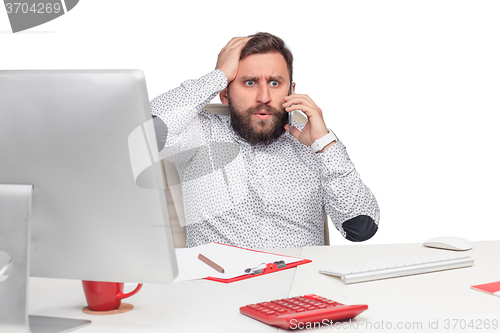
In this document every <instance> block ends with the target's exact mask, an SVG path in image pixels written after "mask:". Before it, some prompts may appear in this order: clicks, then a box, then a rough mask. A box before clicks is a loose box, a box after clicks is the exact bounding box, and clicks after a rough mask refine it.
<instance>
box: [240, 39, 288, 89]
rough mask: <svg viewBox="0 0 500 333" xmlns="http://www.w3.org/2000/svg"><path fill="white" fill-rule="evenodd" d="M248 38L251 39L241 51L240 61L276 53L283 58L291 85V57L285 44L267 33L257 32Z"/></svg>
mask: <svg viewBox="0 0 500 333" xmlns="http://www.w3.org/2000/svg"><path fill="white" fill-rule="evenodd" d="M248 37H252V38H251V39H250V40H249V41H248V42H247V44H246V45H245V47H243V49H242V50H241V55H240V60H241V59H243V58H245V57H247V56H249V55H251V54H259V53H272V52H278V53H280V54H281V55H282V56H283V57H284V58H285V62H286V65H287V68H288V74H289V75H290V83H291V82H292V76H293V75H292V74H293V55H292V52H290V49H288V47H287V46H286V45H285V42H284V41H283V40H282V39H281V38H279V37H277V36H274V35H271V34H270V33H267V32H258V33H256V34H254V35H250V36H248Z"/></svg>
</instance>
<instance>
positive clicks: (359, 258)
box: [29, 241, 500, 333]
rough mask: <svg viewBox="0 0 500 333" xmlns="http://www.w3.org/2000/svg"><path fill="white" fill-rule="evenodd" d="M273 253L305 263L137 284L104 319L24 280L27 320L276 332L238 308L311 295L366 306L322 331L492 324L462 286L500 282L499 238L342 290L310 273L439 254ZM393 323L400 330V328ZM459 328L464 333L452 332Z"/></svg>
mask: <svg viewBox="0 0 500 333" xmlns="http://www.w3.org/2000/svg"><path fill="white" fill-rule="evenodd" d="M273 251H274V252H276V253H280V254H285V255H291V256H297V257H302V258H307V259H311V260H313V262H312V263H309V264H306V265H301V266H299V267H297V268H292V269H289V270H285V271H282V272H277V273H273V274H268V275H265V276H260V277H255V278H252V279H248V280H244V281H238V282H234V283H230V284H224V283H219V282H213V281H207V280H196V281H186V282H179V283H173V284H170V285H145V286H144V287H143V288H142V290H141V291H140V292H139V293H138V294H136V295H134V296H132V297H130V298H129V299H126V300H125V302H126V303H132V304H133V305H134V309H133V310H132V311H130V312H127V313H123V314H119V315H111V316H92V315H88V314H85V313H83V312H82V308H83V307H85V305H86V302H85V297H84V294H83V289H82V286H81V282H80V281H74V280H61V279H45V278H31V279H30V297H29V306H30V311H29V312H30V314H32V315H42V316H56V317H66V318H75V319H88V320H91V321H92V324H91V325H90V326H87V327H84V328H82V329H79V330H78V331H75V332H82V333H92V332H99V333H106V332H120V333H127V332H276V331H281V330H278V329H276V328H274V327H270V326H267V325H265V324H262V323H260V322H258V321H256V320H253V319H251V318H248V317H246V316H244V315H241V314H240V313H239V307H240V306H243V305H246V304H251V303H257V302H262V301H267V300H273V299H279V298H285V297H290V296H298V295H304V294H310V293H315V294H318V295H321V296H324V297H327V298H330V299H333V300H335V301H338V302H341V303H344V304H368V306H369V308H368V310H367V311H365V312H363V313H362V314H361V315H359V316H358V320H359V321H358V324H356V322H353V323H348V322H346V323H344V326H343V327H344V328H342V327H341V326H339V324H338V325H337V326H333V325H331V326H327V325H325V326H324V327H323V329H324V330H329V331H337V330H339V331H341V330H343V329H354V328H357V329H355V331H356V332H365V331H371V332H384V331H391V332H406V331H408V332H411V331H413V332H422V331H429V332H469V331H471V332H489V331H491V332H493V330H491V329H490V330H487V329H486V326H485V323H486V320H489V322H490V323H491V321H492V320H494V319H496V320H498V321H500V298H499V297H497V296H493V295H489V294H486V293H482V292H479V291H476V290H472V289H471V288H470V286H472V285H476V284H482V283H488V282H494V281H500V262H499V261H498V253H500V241H494V242H475V243H474V248H473V249H472V250H470V251H467V252H464V254H467V255H468V256H471V257H473V258H474V260H475V263H474V266H473V267H470V268H461V269H455V270H450V271H443V272H436V273H428V274H421V275H414V276H408V277H401V278H394V279H387V280H378V281H371V282H363V283H357V284H351V285H345V284H344V283H343V282H342V281H341V280H340V279H339V278H336V277H331V276H327V275H322V274H319V273H318V270H319V269H320V268H326V267H328V266H332V265H345V264H355V263H363V262H370V261H374V260H388V259H394V258H398V257H408V256H415V255H420V254H430V253H436V252H437V251H442V250H437V249H430V248H425V247H423V246H422V245H421V244H392V245H357V246H327V247H307V248H303V249H280V250H273ZM126 291H128V290H126ZM471 322H472V324H473V325H474V326H475V327H476V329H475V330H473V329H471V327H472V326H467V327H466V326H465V324H470V323H471ZM349 324H350V325H351V326H349ZM355 325H358V326H357V327H356V326H355ZM398 325H403V327H402V329H399V327H398ZM436 325H438V326H437V327H436ZM405 326H407V327H405ZM410 326H411V327H413V329H411V328H410ZM461 326H462V327H463V328H464V330H461V329H460V327H461ZM480 326H481V327H482V329H479V327H480ZM453 328H455V329H453ZM316 330H317V329H314V330H312V331H316ZM495 331H498V330H495Z"/></svg>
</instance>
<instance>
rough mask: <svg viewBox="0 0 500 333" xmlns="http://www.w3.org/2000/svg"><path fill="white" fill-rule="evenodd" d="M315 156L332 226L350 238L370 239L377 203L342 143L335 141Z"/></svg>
mask: <svg viewBox="0 0 500 333" xmlns="http://www.w3.org/2000/svg"><path fill="white" fill-rule="evenodd" d="M316 156H317V158H318V159H319V160H320V163H321V172H320V173H321V184H322V187H323V191H324V197H323V200H324V207H325V211H326V213H327V214H328V215H329V216H330V217H331V219H332V222H333V224H334V225H335V228H337V229H338V230H339V231H340V232H341V233H342V235H343V236H344V237H345V238H347V239H349V240H351V241H355V242H360V241H365V240H367V239H370V238H371V237H372V236H373V235H374V234H375V233H376V232H377V230H378V223H379V219H380V210H379V206H378V203H377V200H376V199H375V196H374V195H373V193H372V192H371V191H370V189H369V188H368V187H367V186H366V185H365V184H364V183H363V181H362V180H361V178H360V176H359V174H358V172H357V171H356V169H355V168H354V163H353V162H352V161H351V159H350V158H349V156H348V154H347V151H346V148H345V146H344V145H343V144H342V142H340V141H337V142H336V143H335V144H334V145H333V146H332V147H330V148H329V149H327V150H326V151H325V152H324V153H321V154H316Z"/></svg>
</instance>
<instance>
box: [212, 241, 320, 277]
mask: <svg viewBox="0 0 500 333" xmlns="http://www.w3.org/2000/svg"><path fill="white" fill-rule="evenodd" d="M217 244H220V245H225V246H231V247H235V248H239V249H243V250H247V251H254V252H260V253H268V254H272V253H270V252H264V251H258V250H252V249H245V248H242V247H238V246H233V245H228V244H222V243H217ZM280 256H282V257H288V258H295V257H291V256H286V255H281V254H280ZM310 262H312V260H309V259H302V260H300V261H296V262H293V263H289V264H286V266H285V267H282V268H278V266H277V265H276V264H275V263H268V264H267V265H266V267H265V268H264V271H263V272H262V273H259V274H242V275H240V276H237V277H234V278H229V279H222V278H216V277H212V276H208V277H206V278H204V279H205V280H210V281H216V282H223V283H231V282H235V281H241V280H246V279H250V278H253V277H257V276H261V275H265V274H270V273H274V272H278V271H283V270H285V269H289V268H293V267H297V266H299V265H303V264H307V263H310Z"/></svg>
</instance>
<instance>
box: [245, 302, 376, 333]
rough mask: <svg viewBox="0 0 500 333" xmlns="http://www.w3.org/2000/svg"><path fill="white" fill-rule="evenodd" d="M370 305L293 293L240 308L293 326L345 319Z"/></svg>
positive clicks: (277, 323)
mask: <svg viewBox="0 0 500 333" xmlns="http://www.w3.org/2000/svg"><path fill="white" fill-rule="evenodd" d="M367 308H368V306H367V305H344V304H341V303H338V302H335V301H332V300H330V299H327V298H324V297H321V296H318V295H314V294H311V295H305V296H299V297H290V298H284V299H280V300H274V301H269V302H262V303H257V304H250V305H247V306H243V307H241V308H240V312H241V313H243V314H245V315H247V316H250V317H252V318H254V319H257V320H260V321H262V322H265V323H266V324H269V325H273V326H279V327H282V328H285V329H289V328H291V327H292V326H293V325H292V323H294V324H295V325H298V324H300V323H306V322H321V321H323V320H325V319H326V320H334V321H338V320H345V319H349V318H353V317H355V316H357V315H358V314H359V313H361V312H363V311H364V310H366V309H367Z"/></svg>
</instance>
